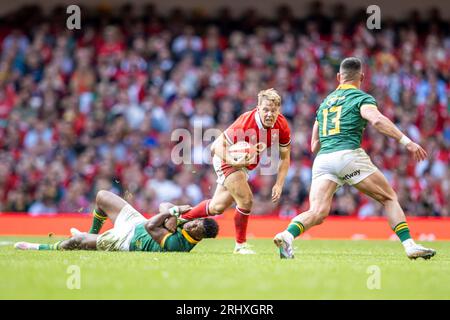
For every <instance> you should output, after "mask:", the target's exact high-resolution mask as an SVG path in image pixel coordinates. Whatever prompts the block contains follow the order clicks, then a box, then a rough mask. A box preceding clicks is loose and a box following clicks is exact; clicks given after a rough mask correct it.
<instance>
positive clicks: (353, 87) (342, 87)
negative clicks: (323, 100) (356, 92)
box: [336, 83, 358, 90]
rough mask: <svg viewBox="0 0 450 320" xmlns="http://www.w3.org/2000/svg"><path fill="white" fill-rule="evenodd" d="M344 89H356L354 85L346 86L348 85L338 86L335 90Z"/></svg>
mask: <svg viewBox="0 0 450 320" xmlns="http://www.w3.org/2000/svg"><path fill="white" fill-rule="evenodd" d="M345 89H358V88H357V87H355V86H354V85H352V84H348V83H344V84H340V85H338V87H337V88H336V90H345Z"/></svg>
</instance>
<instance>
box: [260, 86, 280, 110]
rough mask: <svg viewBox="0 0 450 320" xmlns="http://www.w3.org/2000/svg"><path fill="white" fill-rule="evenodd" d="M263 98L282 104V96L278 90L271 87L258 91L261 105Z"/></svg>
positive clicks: (278, 104)
mask: <svg viewBox="0 0 450 320" xmlns="http://www.w3.org/2000/svg"><path fill="white" fill-rule="evenodd" d="M263 100H268V101H270V102H272V103H273V104H274V105H276V106H277V107H279V106H281V96H280V94H279V93H278V91H277V90H275V89H274V88H270V89H267V90H261V91H260V92H259V93H258V105H261V103H262V101H263Z"/></svg>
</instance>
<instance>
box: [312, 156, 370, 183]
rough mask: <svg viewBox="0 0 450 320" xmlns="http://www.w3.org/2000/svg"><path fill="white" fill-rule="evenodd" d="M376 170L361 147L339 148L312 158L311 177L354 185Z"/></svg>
mask: <svg viewBox="0 0 450 320" xmlns="http://www.w3.org/2000/svg"><path fill="white" fill-rule="evenodd" d="M377 170H378V168H377V167H376V166H375V165H374V164H373V163H372V161H371V160H370V157H369V156H368V155H367V153H366V152H365V151H364V150H363V149H362V148H358V149H355V150H341V151H335V152H331V153H325V154H320V155H318V156H317V157H316V159H315V160H314V164H313V168H312V179H313V180H315V179H328V180H331V181H334V182H336V183H337V184H338V185H339V186H342V185H344V184H346V183H347V184H349V185H354V184H357V183H359V182H361V181H362V180H364V179H365V178H367V177H368V176H370V175H371V174H372V173H374V172H376V171H377Z"/></svg>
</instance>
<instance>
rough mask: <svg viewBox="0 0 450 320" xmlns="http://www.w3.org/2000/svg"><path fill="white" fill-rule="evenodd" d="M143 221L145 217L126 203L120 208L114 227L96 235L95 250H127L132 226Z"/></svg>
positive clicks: (132, 233)
mask: <svg viewBox="0 0 450 320" xmlns="http://www.w3.org/2000/svg"><path fill="white" fill-rule="evenodd" d="M145 221H147V219H145V217H144V216H143V215H142V214H140V213H139V212H138V211H137V210H136V209H134V208H133V207H132V206H131V205H129V204H127V205H126V206H125V207H123V208H122V210H120V213H119V215H118V216H117V218H116V222H115V223H114V228H112V229H110V230H108V231H106V232H104V233H102V234H101V235H99V236H98V238H97V250H102V251H129V249H130V242H131V239H132V238H133V236H134V228H135V227H136V226H137V225H138V224H140V223H142V222H145Z"/></svg>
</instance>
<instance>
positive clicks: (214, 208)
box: [209, 203, 227, 216]
mask: <svg viewBox="0 0 450 320" xmlns="http://www.w3.org/2000/svg"><path fill="white" fill-rule="evenodd" d="M226 209H227V206H226V205H225V204H224V203H211V204H210V205H209V214H210V215H211V216H215V215H218V214H222V213H223V212H224V211H225V210H226Z"/></svg>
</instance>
